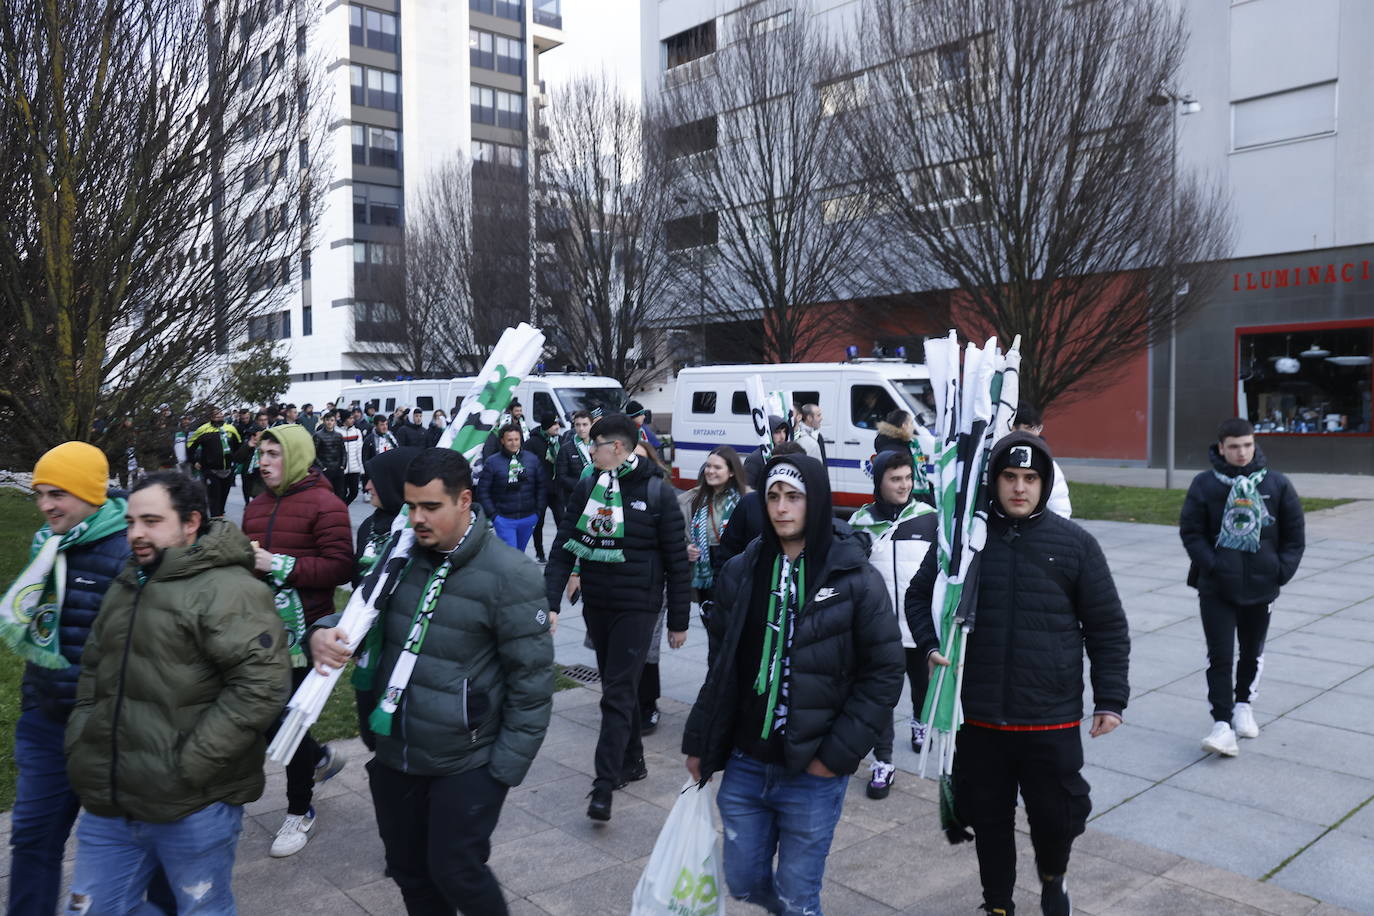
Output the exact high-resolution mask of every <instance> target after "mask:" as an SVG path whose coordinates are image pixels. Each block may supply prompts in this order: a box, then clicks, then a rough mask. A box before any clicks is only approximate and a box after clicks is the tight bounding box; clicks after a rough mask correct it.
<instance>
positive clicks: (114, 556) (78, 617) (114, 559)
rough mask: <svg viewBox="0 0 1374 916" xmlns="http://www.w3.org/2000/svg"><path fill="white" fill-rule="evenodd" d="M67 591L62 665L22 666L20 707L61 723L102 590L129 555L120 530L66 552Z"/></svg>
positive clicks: (68, 709)
mask: <svg viewBox="0 0 1374 916" xmlns="http://www.w3.org/2000/svg"><path fill="white" fill-rule="evenodd" d="M66 557H67V590H66V597H65V599H64V601H63V604H62V616H61V623H60V626H59V636H58V639H59V640H60V643H59V644H60V646H61V649H62V655H63V657H65V658H66V659H67V661H68V662H70V665H69V666H68V667H66V668H40V667H39V666H37V665H34V664H28V665H25V666H24V683H23V686H22V692H23V708H24V709H25V710H30V709H40V710H42V711H43V713H44V714H45V715H47V716H48V718H50V719H52V720H53V721H55V722H66V721H67V716H69V715H70V714H71V711H72V705H73V704H74V703H75V702H76V680H77V677H78V676H79V675H80V674H81V653H82V652H83V651H84V650H85V648H86V637H88V636H90V635H91V627H92V626H93V625H94V624H95V618H96V615H97V614H99V613H100V602H101V601H102V600H103V599H104V597H105V590H106V589H107V588H109V587H110V583H111V582H112V581H114V578H115V576H117V575H119V571H120V570H121V569H123V568H124V564H125V562H126V561H127V560H128V559H129V542H128V539H127V538H126V537H125V536H124V532H123V531H120V532H117V533H115V534H112V535H110V536H109V537H107V538H103V539H102V540H99V541H96V542H95V543H94V544H88V545H85V546H82V547H77V548H73V549H72V550H68V551H66Z"/></svg>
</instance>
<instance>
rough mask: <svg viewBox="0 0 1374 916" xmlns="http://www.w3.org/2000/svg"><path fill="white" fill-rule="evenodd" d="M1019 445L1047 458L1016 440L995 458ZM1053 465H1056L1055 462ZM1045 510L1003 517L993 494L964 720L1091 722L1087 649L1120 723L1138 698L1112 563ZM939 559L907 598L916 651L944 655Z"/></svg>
mask: <svg viewBox="0 0 1374 916" xmlns="http://www.w3.org/2000/svg"><path fill="white" fill-rule="evenodd" d="M1013 445H1029V446H1031V447H1032V448H1036V449H1039V450H1040V451H1042V452H1043V453H1045V455H1047V456H1048V455H1049V449H1048V447H1046V446H1045V444H1044V441H1043V440H1042V439H1040V438H1039V437H1038V436H1034V435H1031V434H1030V433H1012V434H1011V435H1009V436H1006V437H1005V438H1003V439H1002V440H1001V441H1000V442H998V444H997V445H996V446H995V447H994V449H993V455H992V458H991V460H992V461H993V462H995V461H996V459H997V456H998V455H999V454H1000V453H1002V452H1004V451H1006V450H1007V449H1008V448H1010V447H1012V446H1013ZM1050 460H1051V461H1052V460H1053V459H1052V458H1051V459H1050ZM1053 476H1054V474H1053V471H1051V472H1050V474H1049V475H1048V479H1045V480H1043V481H1042V486H1041V498H1040V504H1039V506H1037V507H1036V511H1035V512H1034V513H1033V514H1032V515H1031V516H1030V517H1029V518H1025V519H1021V520H1019V521H1016V520H1013V519H1010V518H1008V517H1006V516H1005V515H1003V514H1002V513H1001V512H1000V510H999V509H998V507H997V503H996V498H995V494H994V497H993V499H992V500H991V502H992V506H991V509H990V511H989V519H988V533H987V544H986V546H985V547H984V548H983V551H982V553H981V554H980V559H979V561H978V562H979V567H978V574H977V583H978V607H977V612H976V615H975V618H974V625H973V631H972V632H971V633H969V637H968V645H967V648H966V650H965V656H964V659H965V660H964V686H963V692H962V694H961V697H962V699H963V706H964V717H965V718H966V719H967V720H969V721H975V722H982V723H986V724H989V725H994V726H996V725H1060V724H1063V723H1066V722H1077V721H1079V720H1080V719H1082V717H1083V649H1084V647H1085V646H1086V648H1087V651H1088V659H1089V661H1090V662H1091V663H1092V684H1093V710H1094V711H1095V712H1114V713H1116V714H1117V715H1120V714H1121V712H1122V710H1124V709H1125V708H1126V701H1127V699H1128V698H1129V695H1130V686H1129V683H1128V680H1127V668H1128V663H1129V657H1130V650H1131V641H1130V635H1129V630H1128V627H1127V624H1126V613H1125V611H1123V610H1122V608H1121V601H1120V599H1119V598H1118V597H1117V593H1116V585H1115V583H1113V582H1112V574H1111V571H1110V570H1109V569H1108V568H1107V560H1106V558H1105V557H1104V556H1103V555H1102V548H1100V547H1099V546H1098V544H1097V541H1096V540H1095V539H1094V538H1093V536H1092V535H1090V534H1088V533H1087V532H1086V531H1084V530H1083V529H1082V528H1080V527H1079V526H1078V525H1076V524H1074V523H1073V522H1071V521H1069V520H1068V519H1065V518H1062V517H1060V516H1058V515H1055V514H1054V513H1053V512H1048V511H1046V510H1045V502H1046V501H1047V500H1048V499H1049V493H1050V489H1051V487H1052V486H1053V483H1054V481H1053ZM937 554H938V551H934V550H932V551H930V552H929V553H927V554H926V557H925V560H924V561H923V562H922V563H921V569H920V571H919V572H917V574H916V577H915V578H914V579H912V580H911V585H910V587H909V588H908V589H907V592H906V601H905V604H906V618H907V624H908V625H909V626H910V627H911V633H912V636H913V637H914V638H915V640H916V645H917V648H918V649H919V650H920V651H922V652H929V651H931V650H932V649H936V648H938V647H939V639H938V637H937V636H936V634H935V627H934V623H933V621H932V620H931V613H930V601H931V594H932V592H933V590H934V586H935V578H936V561H937Z"/></svg>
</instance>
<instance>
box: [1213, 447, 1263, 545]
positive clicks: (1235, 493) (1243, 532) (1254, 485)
mask: <svg viewBox="0 0 1374 916" xmlns="http://www.w3.org/2000/svg"><path fill="white" fill-rule="evenodd" d="M1212 473H1213V474H1215V475H1216V478H1217V480H1220V481H1221V482H1222V483H1224V484H1226V485H1227V486H1229V487H1230V488H1231V492H1230V493H1228V494H1227V495H1226V508H1225V509H1224V510H1223V511H1222V513H1221V530H1219V531H1218V532H1217V547H1229V548H1230V549H1232V550H1243V551H1245V552H1246V553H1256V552H1257V551H1258V550H1259V546H1260V532H1261V530H1262V529H1263V528H1264V526H1265V525H1270V524H1273V522H1274V518H1273V516H1271V515H1270V514H1269V509H1268V507H1267V506H1265V505H1264V497H1263V496H1262V495H1261V494H1260V491H1259V485H1260V484H1261V483H1262V482H1263V481H1264V478H1265V476H1266V475H1268V473H1269V469H1268V468H1260V469H1259V470H1258V471H1255V473H1253V474H1249V475H1246V474H1237V475H1236V476H1235V477H1227V476H1226V475H1225V474H1223V473H1221V472H1220V471H1216V470H1214V471H1212Z"/></svg>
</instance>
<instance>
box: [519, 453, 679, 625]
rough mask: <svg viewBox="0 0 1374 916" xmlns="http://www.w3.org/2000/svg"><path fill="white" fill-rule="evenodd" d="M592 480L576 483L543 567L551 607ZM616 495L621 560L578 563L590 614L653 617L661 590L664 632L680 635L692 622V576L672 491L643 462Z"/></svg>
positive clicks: (659, 474)
mask: <svg viewBox="0 0 1374 916" xmlns="http://www.w3.org/2000/svg"><path fill="white" fill-rule="evenodd" d="M597 477H598V475H597V474H595V473H592V474H589V475H587V476H586V477H585V478H583V479H582V481H581V482H580V483H578V485H577V488H576V489H575V490H573V492H572V495H571V496H570V497H569V498H568V508H567V512H566V513H565V514H564V516H563V521H562V522H561V523H560V524H559V526H558V538H557V539H556V540H555V541H554V543H553V549H552V550H551V551H550V552H549V562H548V565H547V566H546V567H545V569H544V588H545V590H546V592H547V594H548V599H549V607H551V608H557V607H559V606H560V605H559V603H560V602H561V600H562V592H563V586H564V585H566V584H567V581H568V576H569V574H571V573H572V568H573V562H574V561H575V560H576V559H577V557H576V556H574V555H573V554H572V553H571V552H569V550H568V549H567V548H566V547H564V546H563V545H564V544H565V543H567V541H568V539H569V538H571V537H572V536H573V534H574V532H575V531H576V529H577V522H578V519H580V518H581V517H582V510H583V509H584V508H585V507H586V505H587V499H588V497H590V496H591V493H592V489H593V488H594V487H595V486H596V480H597ZM655 478H656V479H657V481H658V482H657V483H655V484H653V485H652V486H651V485H650V481H651V480H654V479H655ZM620 491H621V501H622V502H623V504H624V507H625V539H624V541H623V543H622V549H623V550H624V552H625V562H623V563H598V562H593V561H590V560H582V561H581V568H582V594H583V595H584V596H586V602H587V605H588V606H589V607H591V608H592V609H594V610H598V611H643V612H644V613H646V614H657V613H658V612H659V610H660V609H661V608H662V607H663V596H664V588H665V586H666V588H667V596H668V629H669V630H670V631H671V632H674V633H678V632H682V631H684V630H686V629H687V624H688V622H689V621H690V618H691V614H690V611H691V603H692V598H691V594H692V572H691V568H690V567H689V565H688V563H687V535H686V533H685V530H684V528H683V524H682V513H681V512H680V511H678V507H677V491H676V490H674V489H673V485H672V484H670V483H668V482H667V481H666V480H664V479H663V472H662V471H660V470H659V469H658V467H657V466H656V465H655V464H654V463H653V462H652V461H646V460H645V459H643V458H641V459H640V460H639V466H638V467H636V468H635V469H634V470H633V471H631V472H630V473H628V474H626V475H625V476H624V477H622V478H621V479H620ZM652 492H656V493H657V494H658V497H657V503H658V505H657V507H656V508H651V507H650V504H649V500H650V498H651V493H652Z"/></svg>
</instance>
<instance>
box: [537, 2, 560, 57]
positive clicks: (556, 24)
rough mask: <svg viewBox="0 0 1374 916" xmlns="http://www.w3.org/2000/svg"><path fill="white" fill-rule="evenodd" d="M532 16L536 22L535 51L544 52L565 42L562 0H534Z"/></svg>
mask: <svg viewBox="0 0 1374 916" xmlns="http://www.w3.org/2000/svg"><path fill="white" fill-rule="evenodd" d="M530 18H531V19H532V20H533V22H534V28H533V30H532V32H531V37H532V38H533V39H534V53H536V54H542V53H543V52H545V51H548V50H551V49H553V48H556V47H558V46H559V45H561V44H562V43H563V4H562V0H534V3H533V7H532V9H531V10H530Z"/></svg>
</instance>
